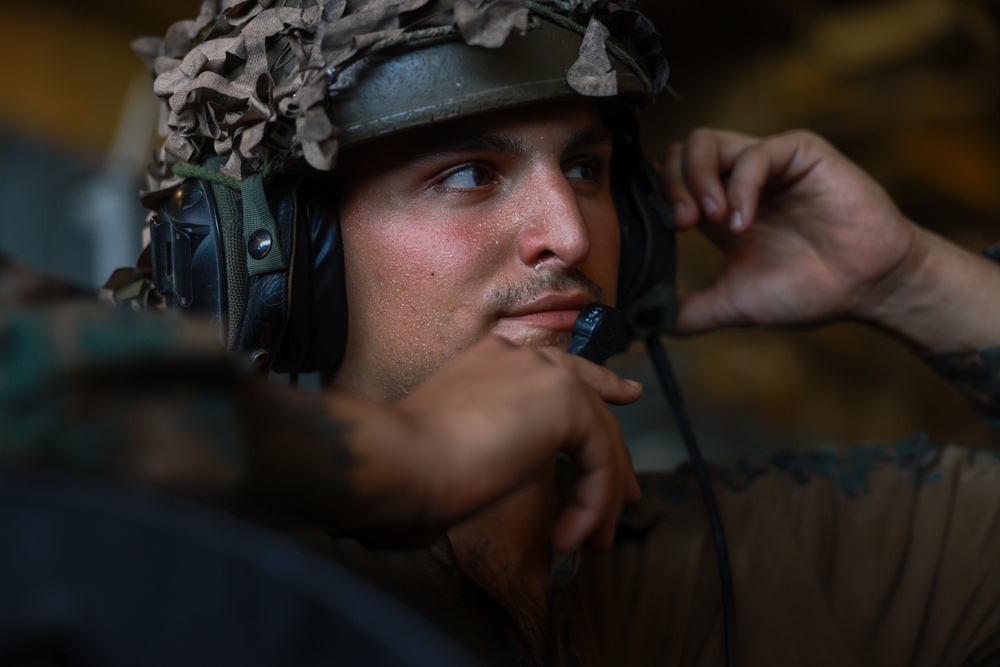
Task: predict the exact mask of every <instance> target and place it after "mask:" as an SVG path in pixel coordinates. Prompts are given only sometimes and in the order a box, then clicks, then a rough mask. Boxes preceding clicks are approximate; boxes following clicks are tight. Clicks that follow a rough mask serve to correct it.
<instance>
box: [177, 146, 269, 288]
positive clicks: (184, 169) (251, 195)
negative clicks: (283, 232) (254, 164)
mask: <svg viewBox="0 0 1000 667" xmlns="http://www.w3.org/2000/svg"><path fill="white" fill-rule="evenodd" d="M269 166H270V165H265V167H264V173H263V174H253V175H251V176H249V177H247V178H246V179H244V180H243V181H242V182H240V181H239V180H237V179H235V178H233V177H232V176H227V175H226V174H223V173H222V172H220V171H218V170H216V169H212V168H211V167H203V166H199V165H193V164H184V163H179V164H175V165H174V166H173V172H174V174H175V175H177V176H182V177H184V178H201V179H204V180H206V181H209V182H210V183H214V184H217V185H224V186H226V187H227V188H230V189H232V190H237V191H239V193H240V199H241V200H242V202H243V247H244V249H246V248H247V247H248V245H249V243H250V240H251V237H258V238H259V237H260V236H262V235H263V236H266V237H267V238H268V240H269V242H270V249H269V250H268V251H267V252H266V253H265V254H264V255H263V256H261V257H254V256H252V255H251V254H250V252H249V251H247V252H246V263H247V264H246V265H247V273H248V274H249V275H251V276H258V275H261V274H264V273H275V272H277V271H284V270H285V268H286V267H287V264H286V263H285V253H284V251H283V250H282V248H281V242H280V241H279V236H278V225H277V223H276V222H275V221H274V216H273V215H271V208H270V207H269V206H268V205H267V197H266V196H265V195H264V175H266V174H267V172H269V171H270V169H269Z"/></svg>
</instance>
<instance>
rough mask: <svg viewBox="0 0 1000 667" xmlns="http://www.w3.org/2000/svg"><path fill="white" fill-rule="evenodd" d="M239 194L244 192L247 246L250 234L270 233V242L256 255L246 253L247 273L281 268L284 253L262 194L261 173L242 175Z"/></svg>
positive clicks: (283, 267)
mask: <svg viewBox="0 0 1000 667" xmlns="http://www.w3.org/2000/svg"><path fill="white" fill-rule="evenodd" d="M240 194H241V195H242V196H243V242H244V243H246V244H247V245H248V246H249V244H250V242H251V237H255V236H258V235H261V234H263V235H265V236H267V237H269V243H270V246H271V247H270V250H268V251H267V252H266V253H265V254H264V255H263V256H262V257H259V258H258V257H254V256H252V255H251V254H250V253H249V252H248V253H247V273H249V274H250V275H251V276H258V275H260V274H262V273H275V272H276V271H284V269H285V267H286V264H285V253H284V252H283V251H282V249H281V243H280V242H279V241H278V225H277V223H275V222H274V216H273V215H271V207H270V206H268V205H267V197H266V196H265V195H264V177H263V176H261V175H260V174H253V175H251V176H248V177H247V178H245V179H243V185H242V186H241V187H240Z"/></svg>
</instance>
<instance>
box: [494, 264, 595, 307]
mask: <svg viewBox="0 0 1000 667" xmlns="http://www.w3.org/2000/svg"><path fill="white" fill-rule="evenodd" d="M572 291H580V292H585V293H587V294H588V295H590V296H591V298H592V300H593V301H597V302H600V303H604V289H603V288H602V287H601V286H600V285H598V284H597V283H595V282H594V281H592V280H591V279H590V278H588V277H587V276H585V275H584V274H583V272H582V271H580V269H575V268H574V269H566V270H558V271H554V272H551V273H546V274H542V275H539V276H536V277H534V278H532V279H531V280H530V281H528V282H525V283H521V284H518V285H506V286H504V287H502V288H498V289H497V290H496V291H494V292H493V293H492V294H490V296H489V298H488V301H487V304H488V305H489V307H490V308H491V309H492V310H494V311H497V312H504V311H507V310H512V309H513V308H515V307H516V306H518V305H520V304H522V303H524V302H525V301H531V300H532V299H534V298H535V297H538V296H540V295H542V294H545V293H547V292H572Z"/></svg>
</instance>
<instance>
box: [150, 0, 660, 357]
mask: <svg viewBox="0 0 1000 667" xmlns="http://www.w3.org/2000/svg"><path fill="white" fill-rule="evenodd" d="M460 1H461V0H460ZM453 3H454V0H432V1H431V2H430V3H428V4H426V5H424V6H423V7H421V8H420V9H418V10H416V11H414V12H412V13H410V14H407V15H406V21H407V22H408V23H409V24H411V25H421V21H422V20H425V19H427V18H428V17H431V16H440V15H441V12H443V11H445V10H450V9H451V8H452V6H453ZM277 4H281V3H280V2H279V3H277ZM525 4H526V6H527V8H528V23H527V29H526V30H525V32H524V34H523V35H521V34H517V33H516V32H515V33H514V34H511V35H510V36H509V37H508V38H507V39H506V40H505V41H504V43H503V45H502V46H500V47H498V48H484V47H479V46H470V45H469V44H467V43H466V42H465V41H464V40H463V38H462V37H461V36H460V34H459V31H458V29H457V28H456V27H455V26H454V25H441V22H440V21H433V20H431V21H427V25H429V27H428V28H426V29H419V28H416V29H413V30H409V31H407V32H405V33H404V34H403V35H402V36H400V37H397V38H392V39H388V40H385V41H383V42H381V43H378V44H375V45H374V46H373V47H370V48H369V49H368V50H367V51H366V52H365V54H364V55H363V57H360V58H357V59H354V60H351V61H349V62H348V63H347V64H346V66H343V67H341V68H338V69H333V70H329V71H328V72H327V73H328V75H329V76H330V91H329V96H328V99H327V103H326V110H327V114H328V116H329V118H330V119H331V120H332V122H333V123H334V125H336V127H337V128H338V129H339V141H340V148H341V149H343V148H351V147H358V146H363V145H364V144H365V143H368V142H370V141H373V140H377V139H381V138H384V137H388V136H391V135H393V134H395V133H398V132H404V131H407V130H411V129H415V128H420V127H425V126H428V125H433V124H437V123H441V122H444V121H449V120H454V119H459V118H466V117H470V116H475V115H477V114H483V113H490V112H495V111H502V110H506V109H513V108H517V107H524V106H528V105H532V104H539V103H543V102H551V101H558V100H567V99H577V98H579V97H580V96H581V95H580V93H579V92H577V91H576V90H574V89H573V88H572V87H571V85H570V84H569V83H568V81H567V71H568V70H569V69H570V68H571V67H572V66H573V65H574V63H575V62H576V61H577V59H578V58H579V56H580V49H581V43H582V42H583V39H584V34H585V32H586V28H587V22H586V21H587V19H588V18H589V16H587V15H582V16H581V17H576V16H575V15H574V14H572V13H569V12H563V13H561V12H559V11H557V6H561V5H572V4H574V3H572V2H569V1H568V0H564V1H560V2H553V3H552V4H547V3H546V4H543V3H536V2H526V3H525ZM578 4H580V5H583V4H586V3H578ZM601 4H604V3H600V2H595V3H594V6H597V5H601ZM363 5H364V3H363V2H361V1H359V0H350V1H349V2H348V9H347V12H346V13H345V15H349V14H350V13H351V12H352V11H356V10H357V8H358V7H359V6H363ZM609 43H612V44H613V39H612V40H610V42H609ZM272 48H273V47H272ZM608 50H609V52H610V54H611V57H610V61H611V64H612V67H613V69H614V73H615V78H616V89H617V91H616V95H615V96H614V97H613V98H612V100H610V101H609V104H607V105H606V109H607V113H608V121H609V124H610V125H611V126H612V129H613V130H614V132H615V136H616V140H615V141H616V144H615V152H614V159H613V163H612V165H611V171H612V192H613V196H614V199H615V205H616V208H617V211H618V216H619V220H620V223H621V229H622V232H621V233H622V260H621V268H620V275H619V279H620V280H619V294H618V304H619V307H620V308H621V309H622V310H624V312H625V314H626V318H627V321H628V324H629V331H630V334H631V335H632V337H633V338H636V337H641V336H645V335H647V334H649V333H650V332H652V331H654V330H656V329H658V328H663V327H669V326H670V325H671V324H672V321H673V317H674V313H675V296H674V263H675V258H674V256H675V251H674V241H673V234H672V232H671V229H672V220H671V219H670V216H669V213H668V212H667V207H666V206H665V204H664V202H663V198H662V195H661V194H660V193H659V191H658V188H657V182H656V177H655V175H653V174H652V171H651V169H650V167H649V165H648V163H647V162H646V160H645V159H644V157H643V154H642V150H641V148H640V145H639V143H638V134H637V123H636V121H635V118H634V115H633V114H632V112H631V111H630V110H629V108H628V107H629V106H640V105H644V104H646V103H648V102H650V101H651V100H652V98H653V97H654V96H655V94H656V92H658V91H657V90H656V85H655V83H654V82H653V81H652V80H651V77H650V75H649V73H648V72H646V71H645V70H644V69H643V68H642V67H641V66H640V65H639V64H637V63H636V61H635V60H633V59H631V58H630V57H629V56H628V55H627V54H626V53H625V50H624V48H612V47H609V49H608ZM281 129H282V128H272V135H273V137H280V136H281V135H282V132H281ZM288 134H289V128H288V127H287V126H286V127H285V128H284V136H285V137H286V138H287V136H288ZM308 183H309V179H305V180H302V179H291V178H276V179H273V180H272V181H271V182H269V183H268V184H267V187H266V193H267V203H268V208H269V210H270V212H271V214H272V216H273V218H274V223H275V225H276V238H274V239H273V241H275V242H274V243H273V245H272V246H270V249H269V251H270V252H276V253H282V257H281V258H282V259H283V260H284V261H283V262H281V266H282V268H280V269H277V270H273V271H263V272H259V273H256V274H255V273H254V272H252V271H249V270H248V269H247V267H248V266H249V265H252V264H253V259H252V257H251V256H250V255H252V253H254V252H258V253H259V252H260V251H261V245H260V240H261V239H260V237H261V236H266V234H265V233H264V232H261V233H260V234H257V235H256V236H255V234H256V232H258V231H259V230H252V229H249V228H248V227H247V224H246V220H245V216H242V217H241V211H242V210H243V209H244V208H245V207H242V206H241V203H240V202H239V201H232V198H233V193H232V192H226V191H225V188H224V186H219V185H217V184H214V183H212V184H209V183H206V182H204V181H200V180H196V179H195V180H191V179H189V180H188V181H186V182H185V183H184V184H182V185H181V186H180V187H179V188H178V189H177V190H176V192H175V193H174V194H173V196H171V197H170V198H168V199H167V200H165V203H164V204H163V205H162V206H161V208H160V210H159V211H158V212H157V213H156V214H155V215H154V216H152V224H151V227H152V238H153V265H154V273H155V281H156V285H157V289H158V290H159V291H160V292H161V293H163V294H167V295H173V302H174V304H175V305H177V306H179V307H181V308H185V309H188V310H192V311H202V312H207V313H209V314H211V315H212V316H214V318H215V319H216V321H217V323H218V326H219V331H220V337H221V338H222V339H223V340H224V341H226V342H227V345H228V346H229V347H230V348H231V349H234V350H238V351H239V352H241V353H244V354H247V355H249V356H250V357H251V359H252V360H253V361H255V362H256V363H258V364H259V365H261V366H264V367H266V368H268V369H271V370H276V371H280V372H311V371H320V372H325V373H328V374H332V373H333V372H335V371H336V369H337V367H338V365H339V364H340V362H341V360H342V357H343V351H344V347H345V343H346V336H347V326H348V313H347V308H346V297H345V294H344V277H343V276H344V269H343V249H342V245H341V242H340V232H339V222H338V218H337V210H336V204H335V203H334V202H332V201H331V198H330V196H329V194H328V193H324V194H321V193H318V192H312V191H310V189H309V188H308V185H303V184H308ZM274 232H275V230H271V232H270V233H271V234H274ZM255 244H256V245H255ZM248 253H249V254H248Z"/></svg>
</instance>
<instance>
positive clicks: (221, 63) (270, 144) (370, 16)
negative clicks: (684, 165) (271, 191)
mask: <svg viewBox="0 0 1000 667" xmlns="http://www.w3.org/2000/svg"><path fill="white" fill-rule="evenodd" d="M630 2H631V0H619V2H617V3H613V2H610V1H609V0H536V1H535V2H530V1H529V0H456V2H455V4H454V7H453V8H452V7H451V6H449V5H447V4H441V5H440V6H438V4H439V3H436V2H435V0H367V2H364V3H363V4H362V3H354V4H352V5H351V7H349V6H348V3H347V0H305V1H299V0H272V1H268V0H205V1H204V3H203V5H202V7H201V12H200V14H199V16H198V18H197V19H195V20H192V21H181V22H178V23H176V24H174V25H173V26H171V28H170V29H169V30H168V32H167V34H166V36H165V37H164V38H162V39H160V38H154V37H145V38H142V39H139V40H136V41H135V42H134V43H133V48H134V49H135V50H136V51H137V52H138V53H139V55H140V56H141V57H142V58H143V60H144V61H145V62H146V63H147V65H148V66H149V68H150V70H151V72H152V74H153V76H154V77H155V81H154V92H155V93H156V95H157V96H158V97H159V98H161V100H162V103H163V111H162V114H161V122H160V132H161V134H162V135H163V136H164V137H165V140H164V144H163V147H162V148H161V149H158V150H157V152H156V154H155V156H154V160H153V162H152V164H150V165H149V183H150V189H149V191H148V192H146V193H144V196H143V202H144V204H145V205H146V206H147V207H150V208H155V202H157V201H159V200H160V199H161V198H162V197H163V196H164V194H165V193H166V192H169V191H170V190H171V189H173V188H174V187H175V186H177V185H178V184H179V183H180V182H181V180H183V178H182V177H181V176H179V175H176V174H174V171H173V167H174V165H177V164H199V163H200V162H202V161H203V160H204V159H205V157H206V156H208V155H218V156H223V157H225V158H226V162H225V164H224V165H223V166H222V167H221V170H220V171H221V172H222V174H223V175H225V176H227V177H230V178H233V179H236V180H237V181H242V180H243V179H245V178H247V177H248V176H250V175H251V174H256V173H261V172H263V171H264V170H265V167H267V168H268V169H270V170H276V171H290V170H292V169H294V168H295V167H296V166H298V165H301V164H302V163H305V164H307V165H308V166H309V167H312V168H314V169H319V170H331V169H333V168H334V166H335V165H336V162H337V154H338V151H339V139H338V136H339V132H338V129H337V128H336V127H335V126H334V124H333V123H332V121H331V120H330V118H329V117H328V115H327V113H326V110H325V105H326V104H327V103H328V101H329V100H330V99H331V97H332V96H334V95H336V91H337V87H338V77H337V72H338V70H342V69H343V68H344V67H345V66H347V65H348V64H350V63H351V62H352V61H355V60H357V59H359V58H361V57H363V56H365V55H366V54H367V53H370V52H372V51H373V50H377V49H378V48H379V47H380V46H382V45H385V44H387V43H393V44H398V43H402V42H405V40H406V39H407V38H409V37H411V36H414V35H417V34H418V33H421V31H427V30H428V29H430V28H435V27H437V28H454V29H457V32H458V34H459V35H460V36H461V38H462V39H463V40H465V42H466V43H468V44H470V45H474V46H480V47H484V48H497V47H499V46H501V45H503V43H504V42H505V41H506V40H507V39H508V38H509V37H510V36H511V35H512V34H517V33H520V34H523V33H524V31H525V30H526V28H527V23H528V13H529V8H530V7H531V6H540V7H544V8H545V9H546V10H547V11H551V12H555V13H557V14H558V15H559V16H565V17H566V18H567V19H572V18H573V17H574V16H576V15H578V14H579V13H581V12H587V13H589V12H593V15H592V17H591V20H590V23H589V27H588V28H587V30H586V38H585V39H584V41H583V45H582V46H581V52H580V57H579V59H578V61H577V63H576V64H574V65H573V66H572V68H570V71H569V72H568V73H567V82H568V83H569V85H570V86H571V87H573V88H574V89H575V90H577V91H578V92H580V93H581V94H583V95H590V96H609V95H614V94H615V93H616V84H615V77H614V74H613V72H610V69H611V67H610V61H609V59H608V54H607V52H606V48H607V47H606V45H605V40H606V39H607V37H608V36H609V35H610V34H611V31H610V30H609V26H610V28H612V29H614V30H615V31H616V33H617V34H619V35H621V36H623V37H624V38H625V39H624V41H625V43H626V44H628V45H629V47H630V48H631V49H632V50H634V52H635V53H634V54H633V55H634V57H635V59H636V60H637V61H639V62H642V63H643V66H644V67H645V68H647V69H648V70H649V71H650V72H651V74H652V78H653V79H654V82H653V85H654V87H655V91H656V92H658V91H659V90H661V89H662V88H663V87H664V86H665V85H666V76H667V72H666V61H665V60H664V59H663V57H662V56H661V55H659V50H660V46H659V41H658V39H657V37H656V33H655V31H654V29H653V26H652V25H651V24H649V22H648V21H647V20H646V19H645V18H644V17H642V15H641V14H639V13H637V12H634V11H631V10H629V9H628V5H629V3H630ZM421 8H428V9H429V10H431V12H430V16H424V17H421V18H420V20H419V21H411V20H408V13H409V12H413V11H415V10H417V9H421ZM616 15H617V16H616ZM630 57H631V56H630ZM265 163H266V164H265Z"/></svg>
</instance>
